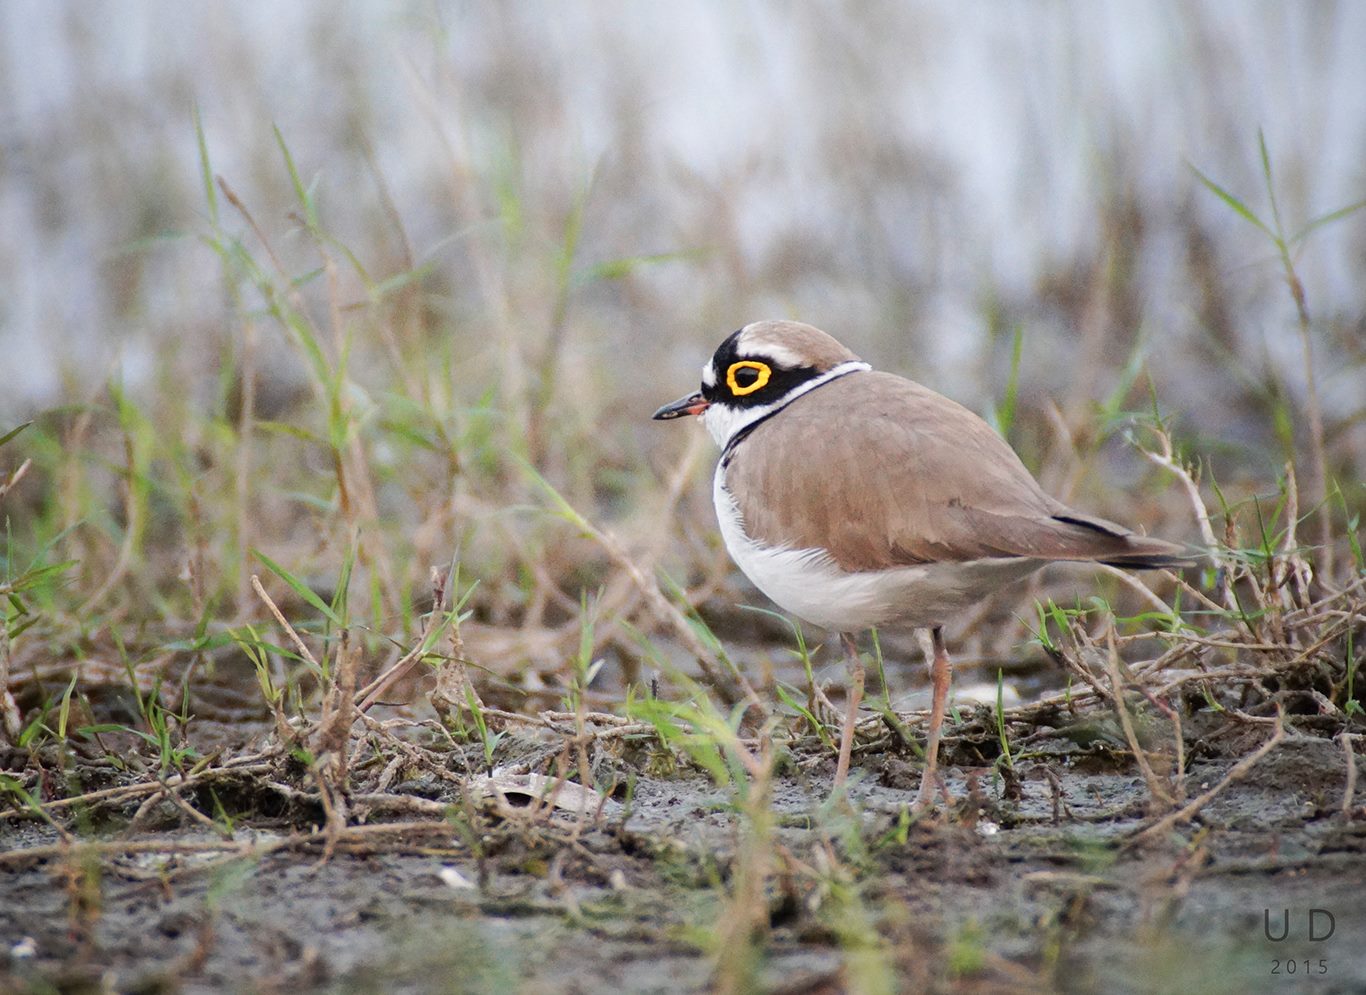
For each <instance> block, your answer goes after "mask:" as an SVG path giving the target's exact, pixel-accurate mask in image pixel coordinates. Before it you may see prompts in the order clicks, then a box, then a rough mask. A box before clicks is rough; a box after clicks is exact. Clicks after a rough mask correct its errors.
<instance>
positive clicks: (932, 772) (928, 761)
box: [915, 627, 952, 808]
mask: <svg viewBox="0 0 1366 995" xmlns="http://www.w3.org/2000/svg"><path fill="white" fill-rule="evenodd" d="M930 640H931V643H932V644H933V647H934V660H933V661H932V662H931V664H930V681H931V684H932V685H933V687H934V697H933V699H932V701H931V704H930V735H929V740H928V742H927V743H926V744H925V774H924V776H923V777H921V779H920V794H919V796H918V797H917V798H916V802H915V804H916V807H917V808H925V807H926V806H929V805H932V804H934V793H935V789H936V788H937V787H938V786H939V781H938V778H937V777H936V768H937V767H938V766H939V730H940V728H941V727H942V726H943V725H944V711H945V709H946V708H947V707H948V703H949V681H950V679H951V678H952V671H951V670H950V665H949V651H948V649H947V648H946V647H945V646H944V630H943V628H941V627H935V628H934V629H933V630H931V632H930Z"/></svg>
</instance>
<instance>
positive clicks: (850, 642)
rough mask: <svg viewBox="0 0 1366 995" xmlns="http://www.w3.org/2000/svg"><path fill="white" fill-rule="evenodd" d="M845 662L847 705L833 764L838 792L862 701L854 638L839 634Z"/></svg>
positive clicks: (846, 770)
mask: <svg viewBox="0 0 1366 995" xmlns="http://www.w3.org/2000/svg"><path fill="white" fill-rule="evenodd" d="M840 644H841V645H842V646H843V647H844V656H845V661H846V662H847V664H848V667H849V704H848V706H847V707H846V708H845V711H844V728H843V729H841V730H840V757H839V761H838V762H837V763H836V764H835V784H834V787H835V789H836V790H838V789H839V788H840V787H841V786H842V785H843V784H844V779H845V777H846V776H847V775H848V773H849V757H850V755H851V754H852V753H853V751H854V725H855V723H856V721H857V720H858V706H859V702H860V701H862V700H863V658H862V657H861V656H859V655H858V646H857V645H856V644H855V643H854V637H853V636H851V635H850V634H849V633H847V632H841V633H840Z"/></svg>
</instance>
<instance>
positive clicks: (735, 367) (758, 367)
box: [726, 359, 773, 397]
mask: <svg viewBox="0 0 1366 995" xmlns="http://www.w3.org/2000/svg"><path fill="white" fill-rule="evenodd" d="M740 370H753V371H754V372H755V374H756V379H755V381H754V383H752V384H748V385H747V386H744V387H741V386H740V384H738V383H737V382H736V380H735V374H736V373H737V372H738V371H740ZM771 376H773V371H772V370H770V369H769V368H768V364H767V363H756V362H754V360H752V359H742V360H740V362H738V363H731V364H730V369H728V370H727V371H726V386H727V387H729V388H730V392H731V393H732V394H734V395H735V396H736V397H744V396H745V395H746V394H753V393H754V392H755V391H756V390H759V389H760V388H762V387H763V386H764V384H766V383H768V378H769V377H771Z"/></svg>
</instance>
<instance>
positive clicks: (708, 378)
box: [702, 363, 716, 387]
mask: <svg viewBox="0 0 1366 995" xmlns="http://www.w3.org/2000/svg"><path fill="white" fill-rule="evenodd" d="M702 383H703V384H705V385H706V386H708V387H715V386H716V371H715V370H713V369H712V368H711V363H708V364H707V365H706V366H704V367H702Z"/></svg>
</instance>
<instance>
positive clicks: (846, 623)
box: [712, 465, 1043, 632]
mask: <svg viewBox="0 0 1366 995" xmlns="http://www.w3.org/2000/svg"><path fill="white" fill-rule="evenodd" d="M712 500H713V501H714V503H715V505H716V517H717V520H718V521H719V522H720V525H721V538H722V539H723V540H724V541H725V543H726V550H727V552H729V553H730V555H731V558H732V559H733V560H735V563H736V565H737V566H738V567H739V568H740V569H741V570H742V571H744V574H745V576H746V577H748V578H749V579H750V580H751V581H752V582H753V583H754V586H755V587H757V588H758V589H759V590H761V591H763V592H764V594H766V595H768V596H769V597H770V598H772V599H773V601H775V602H776V603H777V604H778V606H779V607H780V608H782V609H783V610H784V611H786V612H789V613H791V614H793V615H796V616H797V617H798V618H800V619H802V620H803V621H806V622H810V623H811V624H812V625H818V626H820V627H822V628H824V629H831V630H833V631H836V632H857V631H859V630H862V629H868V628H872V627H874V626H889V625H899V626H914V627H918V628H929V627H933V626H937V625H943V624H944V623H945V622H947V621H949V620H951V619H952V618H953V616H955V615H956V614H958V613H959V612H961V611H963V610H964V609H965V608H967V607H969V606H970V605H973V604H975V603H976V602H978V601H980V600H981V599H982V597H983V596H985V595H986V594H987V593H989V592H991V591H994V590H996V588H998V587H1000V586H1001V585H1002V584H1008V583H1010V582H1011V581H1015V580H1019V579H1020V578H1021V577H1024V576H1026V575H1028V574H1030V573H1033V572H1034V571H1035V570H1037V569H1039V567H1041V566H1043V561H1041V560H1032V559H1025V558H1011V559H996V558H992V559H981V560H967V561H963V562H954V563H926V564H917V565H915V566H909V567H898V568H896V569H893V570H876V571H866V572H860V573H850V572H848V571H845V570H841V569H840V568H839V566H837V565H836V564H835V562H834V560H832V559H831V558H830V556H829V554H827V553H826V552H824V551H823V550H819V549H789V548H787V547H783V546H762V545H760V544H759V543H757V542H755V541H753V540H752V539H750V538H749V536H747V535H746V534H745V529H744V522H743V521H742V519H741V516H740V509H739V507H738V505H737V504H736V503H735V499H734V498H732V497H731V495H730V492H729V491H727V490H726V488H725V476H724V468H723V467H722V466H720V465H718V466H717V468H716V475H715V477H714V478H713V479H712Z"/></svg>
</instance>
